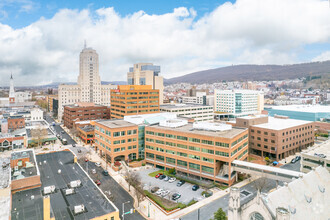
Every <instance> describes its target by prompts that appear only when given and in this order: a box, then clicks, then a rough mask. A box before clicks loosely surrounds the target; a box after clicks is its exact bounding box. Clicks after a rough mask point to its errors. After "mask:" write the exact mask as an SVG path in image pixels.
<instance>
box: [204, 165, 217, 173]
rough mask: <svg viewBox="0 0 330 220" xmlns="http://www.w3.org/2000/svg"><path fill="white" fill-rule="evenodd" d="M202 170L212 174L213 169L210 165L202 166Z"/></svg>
mask: <svg viewBox="0 0 330 220" xmlns="http://www.w3.org/2000/svg"><path fill="white" fill-rule="evenodd" d="M202 172H205V173H211V174H213V173H214V169H213V168H212V167H207V166H202Z"/></svg>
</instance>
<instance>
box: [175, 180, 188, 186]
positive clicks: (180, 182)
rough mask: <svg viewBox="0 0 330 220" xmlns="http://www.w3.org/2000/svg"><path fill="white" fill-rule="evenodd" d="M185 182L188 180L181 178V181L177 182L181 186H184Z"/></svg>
mask: <svg viewBox="0 0 330 220" xmlns="http://www.w3.org/2000/svg"><path fill="white" fill-rule="evenodd" d="M185 182H186V181H184V180H180V181H179V182H178V183H177V184H176V186H178V187H180V186H182V185H183V184H185Z"/></svg>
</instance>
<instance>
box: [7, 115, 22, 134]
mask: <svg viewBox="0 0 330 220" xmlns="http://www.w3.org/2000/svg"><path fill="white" fill-rule="evenodd" d="M7 121H8V129H9V130H11V131H13V130H16V129H21V128H25V119H24V118H23V117H22V116H10V117H9V118H7Z"/></svg>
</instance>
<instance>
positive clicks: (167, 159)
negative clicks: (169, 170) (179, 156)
mask: <svg viewBox="0 0 330 220" xmlns="http://www.w3.org/2000/svg"><path fill="white" fill-rule="evenodd" d="M166 163H170V164H175V159H173V158H170V157H166Z"/></svg>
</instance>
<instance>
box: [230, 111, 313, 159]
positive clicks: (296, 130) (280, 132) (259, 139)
mask: <svg viewBox="0 0 330 220" xmlns="http://www.w3.org/2000/svg"><path fill="white" fill-rule="evenodd" d="M236 126H238V127H246V128H249V149H250V153H251V154H255V155H258V156H261V157H270V158H273V159H276V160H281V159H284V158H286V157H288V156H289V155H293V154H295V153H296V152H300V151H301V150H302V149H305V148H307V147H308V146H312V145H313V144H314V124H313V122H310V121H302V120H295V119H289V118H288V117H283V116H277V117H268V116H245V117H241V118H237V119H236Z"/></svg>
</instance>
